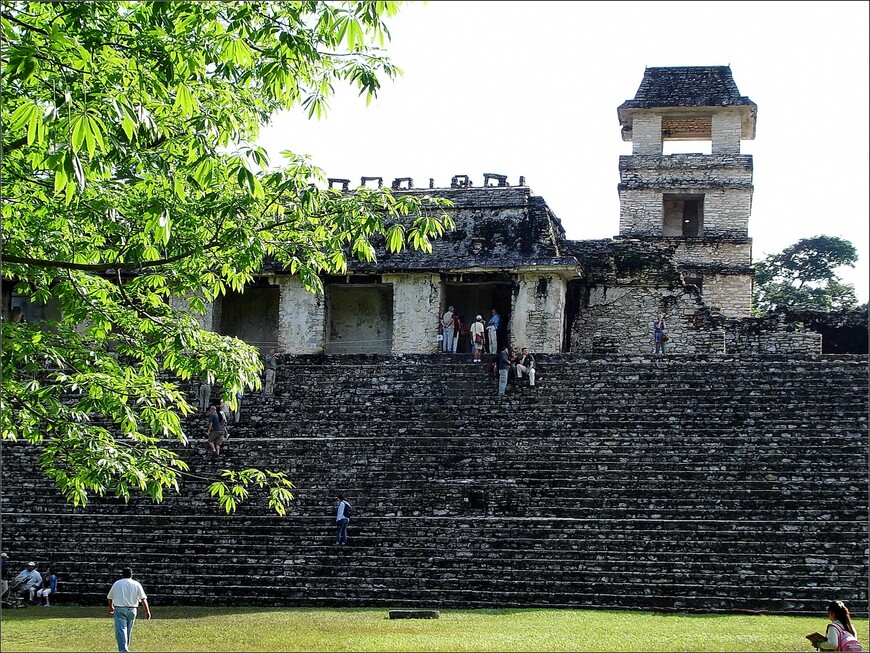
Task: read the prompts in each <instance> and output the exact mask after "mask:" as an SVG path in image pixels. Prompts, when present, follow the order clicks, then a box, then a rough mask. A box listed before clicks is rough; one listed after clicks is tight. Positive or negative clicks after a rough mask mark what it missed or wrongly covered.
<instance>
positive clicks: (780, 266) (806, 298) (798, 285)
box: [753, 236, 858, 313]
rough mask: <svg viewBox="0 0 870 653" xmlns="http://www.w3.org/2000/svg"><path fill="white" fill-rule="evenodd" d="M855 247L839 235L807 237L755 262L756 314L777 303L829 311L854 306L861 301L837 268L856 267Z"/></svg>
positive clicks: (772, 307) (754, 297)
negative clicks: (839, 274) (837, 271)
mask: <svg viewBox="0 0 870 653" xmlns="http://www.w3.org/2000/svg"><path fill="white" fill-rule="evenodd" d="M857 260H858V253H857V251H856V250H855V246H854V245H852V243H850V242H849V241H848V240H844V239H842V238H837V237H836V236H815V237H813V238H804V239H801V240H799V241H798V242H797V243H795V244H794V245H791V246H790V247H786V248H785V249H784V250H783V251H782V252H780V253H779V254H771V255H769V256H767V257H766V258H765V259H764V260H763V261H761V262H759V263H756V264H755V290H754V293H753V304H754V307H755V311H756V312H757V313H764V312H766V311H769V310H771V309H774V308H776V307H777V306H788V307H792V308H809V309H816V310H821V311H830V310H835V309H841V308H854V307H855V306H857V304H858V301H857V299H856V296H855V289H854V288H853V287H852V285H851V284H844V283H843V282H842V280H841V279H840V278H839V277H838V276H837V274H836V270H837V268H839V267H842V266H848V267H854V266H855V263H856V261H857Z"/></svg>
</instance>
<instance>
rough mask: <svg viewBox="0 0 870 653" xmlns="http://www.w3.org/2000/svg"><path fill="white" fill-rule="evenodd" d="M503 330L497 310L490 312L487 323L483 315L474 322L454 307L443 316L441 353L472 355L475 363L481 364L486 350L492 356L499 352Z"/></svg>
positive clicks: (449, 308) (448, 308)
mask: <svg viewBox="0 0 870 653" xmlns="http://www.w3.org/2000/svg"><path fill="white" fill-rule="evenodd" d="M500 328H501V315H499V313H498V311H497V310H496V309H492V310H491V311H490V316H489V319H487V320H486V321H485V322H484V320H483V316H482V315H477V316H476V317H475V318H474V320H473V321H471V322H469V321H467V320H466V318H465V316H464V315H460V314H459V313H457V312H456V310H455V309H454V308H453V306H448V307H447V311H446V312H445V313H444V315H442V316H441V336H440V338H441V351H442V352H444V353H453V354H456V353H459V352H463V353H471V354H474V362H475V363H479V362H480V356H481V354H482V353H483V351H484V350H486V351H488V352H489V353H490V354H495V353H497V352H498V332H499V329H500Z"/></svg>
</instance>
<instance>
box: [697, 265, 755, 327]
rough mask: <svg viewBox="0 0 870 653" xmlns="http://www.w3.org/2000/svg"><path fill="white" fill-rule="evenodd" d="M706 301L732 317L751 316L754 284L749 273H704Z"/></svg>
mask: <svg viewBox="0 0 870 653" xmlns="http://www.w3.org/2000/svg"><path fill="white" fill-rule="evenodd" d="M703 284H704V291H703V295H704V303H706V304H707V305H709V306H710V307H711V308H712V309H713V310H717V311H719V312H721V313H722V314H724V315H728V316H730V317H749V314H750V311H751V309H752V286H751V281H750V280H749V279H747V275H732V274H715V273H714V274H704V275H703Z"/></svg>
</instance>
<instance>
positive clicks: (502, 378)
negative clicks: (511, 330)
mask: <svg viewBox="0 0 870 653" xmlns="http://www.w3.org/2000/svg"><path fill="white" fill-rule="evenodd" d="M510 368H511V356H510V350H509V349H508V348H507V347H505V348H504V349H502V350H501V352H499V355H498V393H499V394H500V395H503V394H504V393H505V390H507V381H508V371H509V370H510Z"/></svg>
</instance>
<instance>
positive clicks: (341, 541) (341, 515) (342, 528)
mask: <svg viewBox="0 0 870 653" xmlns="http://www.w3.org/2000/svg"><path fill="white" fill-rule="evenodd" d="M349 515H350V504H349V503H348V502H347V501H345V500H344V497H343V496H342V495H340V494H339V495H338V512H337V513H336V514H335V523H336V524H338V530H337V531H336V534H335V546H344V545H345V544H347V525H348V524H349V523H350V517H349Z"/></svg>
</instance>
